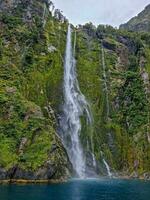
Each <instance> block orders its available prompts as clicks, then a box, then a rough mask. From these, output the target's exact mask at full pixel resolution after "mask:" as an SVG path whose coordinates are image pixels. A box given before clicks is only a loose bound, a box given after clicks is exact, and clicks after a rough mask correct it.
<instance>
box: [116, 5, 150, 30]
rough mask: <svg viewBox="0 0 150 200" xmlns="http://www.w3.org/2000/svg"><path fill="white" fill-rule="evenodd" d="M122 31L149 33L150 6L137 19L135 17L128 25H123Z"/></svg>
mask: <svg viewBox="0 0 150 200" xmlns="http://www.w3.org/2000/svg"><path fill="white" fill-rule="evenodd" d="M120 29H124V30H130V31H138V32H143V31H146V32H149V31H150V5H148V6H146V8H145V9H144V10H143V11H142V12H141V13H139V14H138V15H137V16H136V17H133V18H132V19H131V20H129V21H128V22H127V23H126V24H122V25H121V26H120Z"/></svg>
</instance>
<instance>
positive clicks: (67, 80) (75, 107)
mask: <svg viewBox="0 0 150 200" xmlns="http://www.w3.org/2000/svg"><path fill="white" fill-rule="evenodd" d="M75 45H76V34H75V39H74V47H72V30H71V27H70V25H69V26H68V33H67V43H66V54H65V63H64V105H63V119H62V120H61V127H62V132H63V133H62V134H61V137H62V140H63V143H64V146H65V148H66V150H67V152H68V156H69V159H70V161H71V163H72V165H73V168H74V170H75V172H76V174H77V176H78V177H80V178H85V177H86V176H87V175H86V159H85V156H84V151H83V148H82V144H81V142H80V133H81V122H80V117H81V116H83V115H84V116H86V119H87V124H90V123H91V121H92V118H91V115H90V112H89V105H88V103H87V101H86V99H85V97H84V95H83V94H82V93H81V91H80V88H79V84H78V80H77V75H76V61H75V55H74V54H75Z"/></svg>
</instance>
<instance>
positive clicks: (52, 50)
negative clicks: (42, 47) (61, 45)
mask: <svg viewBox="0 0 150 200" xmlns="http://www.w3.org/2000/svg"><path fill="white" fill-rule="evenodd" d="M55 51H57V49H56V47H54V46H53V45H50V46H49V47H48V52H49V53H52V52H55Z"/></svg>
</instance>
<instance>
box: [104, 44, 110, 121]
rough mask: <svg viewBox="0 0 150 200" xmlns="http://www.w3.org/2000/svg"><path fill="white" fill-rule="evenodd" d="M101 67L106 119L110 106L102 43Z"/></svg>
mask: <svg viewBox="0 0 150 200" xmlns="http://www.w3.org/2000/svg"><path fill="white" fill-rule="evenodd" d="M102 67H103V78H104V90H105V96H106V117H107V120H108V119H109V114H110V107H109V97H108V86H107V76H106V65H105V54H104V48H103V45H102Z"/></svg>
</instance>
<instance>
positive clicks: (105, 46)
mask: <svg viewBox="0 0 150 200" xmlns="http://www.w3.org/2000/svg"><path fill="white" fill-rule="evenodd" d="M50 3H51V1H46V0H45V1H44V0H39V1H36V0H26V1H23V0H11V1H10V0H9V1H7V0H4V1H0V35H1V37H0V179H46V180H49V179H61V178H66V177H68V176H69V174H70V172H71V171H72V169H71V165H70V162H69V160H68V156H67V154H66V151H65V149H64V147H63V145H62V143H61V141H60V139H59V137H58V133H59V128H60V127H59V120H60V116H61V111H62V110H61V107H62V104H63V92H62V91H63V63H64V54H65V45H66V34H67V26H68V23H67V20H66V19H65V18H63V16H62V14H61V13H59V11H58V10H57V11H56V13H55V16H54V17H53V16H52V14H51V12H49V9H48V5H49V4H50ZM72 29H73V31H76V33H77V43H76V61H77V75H78V80H79V85H80V88H81V92H82V93H83V94H84V95H85V97H86V98H87V100H88V102H89V104H90V106H91V112H92V114H93V124H92V127H88V126H87V125H86V121H85V118H84V116H83V117H82V118H81V122H82V131H81V141H82V144H83V148H84V153H85V155H86V157H87V164H89V165H90V163H91V159H92V158H91V156H90V155H91V151H92V153H93V154H94V155H95V158H96V164H97V167H96V171H97V173H98V174H100V175H104V174H107V172H106V169H105V166H104V164H103V159H104V158H105V160H106V161H107V162H108V163H109V165H110V168H111V171H112V172H114V173H115V174H116V175H128V176H130V175H131V176H132V177H139V176H145V178H146V177H148V172H149V171H150V157H149V156H150V145H149V143H150V124H149V119H150V115H149V114H150V110H149V108H150V107H149V106H150V105H149V102H150V101H149V100H150V83H149V76H150V56H149V55H150V45H149V44H150V42H149V41H150V35H149V34H148V33H131V32H128V31H124V30H116V29H114V28H112V27H111V26H101V25H100V26H98V28H96V27H94V26H93V25H92V24H86V25H85V26H79V27H78V28H74V27H73V26H72Z"/></svg>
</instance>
